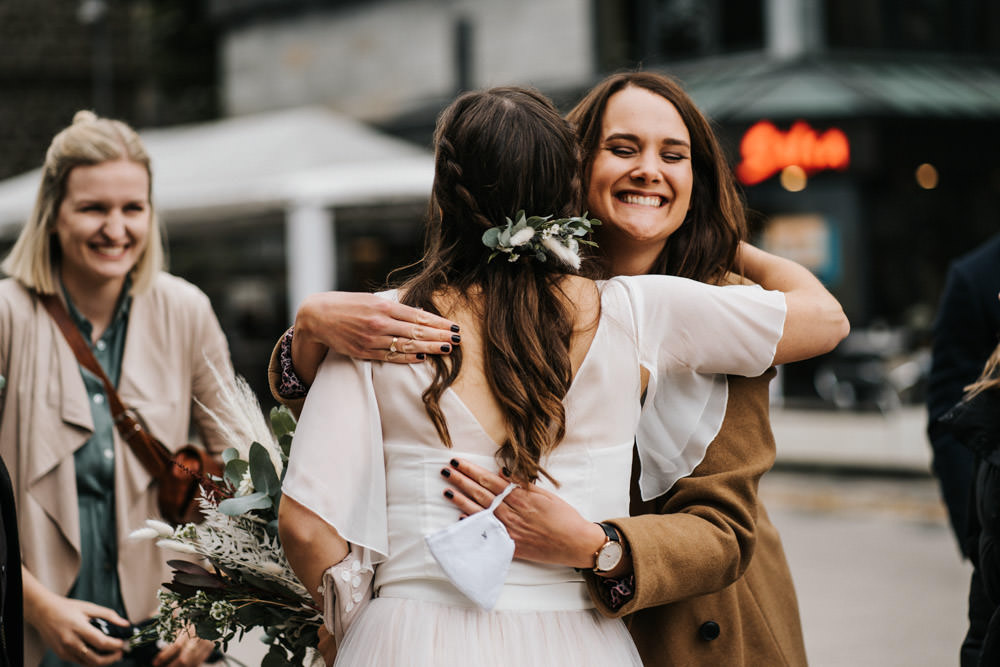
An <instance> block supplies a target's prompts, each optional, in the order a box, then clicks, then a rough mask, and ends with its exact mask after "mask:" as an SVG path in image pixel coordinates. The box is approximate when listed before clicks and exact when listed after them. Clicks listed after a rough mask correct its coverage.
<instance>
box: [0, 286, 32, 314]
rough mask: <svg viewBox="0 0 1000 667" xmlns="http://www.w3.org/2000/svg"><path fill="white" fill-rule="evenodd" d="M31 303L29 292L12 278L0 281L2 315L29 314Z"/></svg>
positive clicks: (0, 308)
mask: <svg viewBox="0 0 1000 667" xmlns="http://www.w3.org/2000/svg"><path fill="white" fill-rule="evenodd" d="M32 301H33V297H32V295H31V292H29V291H28V290H27V289H25V287H24V285H22V284H21V283H19V282H17V281H16V280H14V279H13V278H5V279H3V280H0V310H2V311H3V312H4V313H11V314H27V313H30V312H31V304H32Z"/></svg>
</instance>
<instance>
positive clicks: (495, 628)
mask: <svg viewBox="0 0 1000 667" xmlns="http://www.w3.org/2000/svg"><path fill="white" fill-rule="evenodd" d="M601 290H602V296H601V316H600V321H599V325H598V328H597V331H596V333H595V337H594V339H593V342H592V344H591V346H590V349H589V351H588V352H587V355H586V357H585V359H584V360H583V362H582V364H581V366H580V368H579V370H578V372H577V374H576V376H575V378H574V380H573V383H572V386H571V387H570V389H569V392H568V393H567V395H566V398H565V406H566V436H565V438H564V439H563V441H562V442H561V443H560V444H559V446H558V447H557V448H556V450H555V451H554V452H553V453H552V454H551V455H550V456H549V457H548V458H547V459H546V460H544V461H543V465H544V466H545V468H546V470H547V471H548V472H549V473H550V474H552V476H553V477H555V478H556V479H557V480H558V481H559V483H560V486H559V488H558V489H554V488H552V487H551V486H549V487H548V488H549V489H550V490H552V491H554V492H555V493H558V494H559V495H560V496H561V497H563V498H564V499H566V500H567V501H568V502H569V503H571V504H572V505H573V506H574V507H575V508H576V509H577V510H579V511H580V513H581V514H582V515H583V516H584V517H586V518H588V519H591V520H594V521H599V520H602V519H608V518H612V517H620V516H627V515H628V503H629V494H628V491H629V479H630V474H631V465H632V450H633V442H634V441H635V442H636V443H637V444H638V447H639V450H640V459H641V461H642V463H643V472H642V488H643V493H644V495H645V496H647V497H655V496H657V495H659V494H660V493H662V492H664V491H665V490H666V489H667V488H669V486H670V485H671V484H672V483H673V481H674V480H675V479H676V478H677V477H680V476H683V475H684V474H687V473H689V472H690V470H691V469H692V468H693V467H694V466H695V465H697V462H698V460H700V456H701V455H703V454H704V449H705V447H707V445H708V442H710V441H711V439H712V438H713V437H714V435H715V433H716V432H717V431H718V428H719V426H720V425H721V422H722V417H723V416H724V413H725V404H726V391H725V386H726V382H725V379H724V378H722V377H715V376H713V375H709V374H712V373H736V374H742V375H748V376H754V375H759V374H760V373H762V372H764V371H765V370H766V369H767V368H768V366H769V365H770V364H771V362H772V359H773V356H774V350H775V346H776V344H777V341H778V339H779V338H780V336H781V331H782V327H783V324H784V315H785V302H784V297H783V295H781V294H780V293H777V292H767V291H765V290H762V289H760V288H757V287H742V286H741V287H722V288H720V287H709V286H707V285H703V284H701V283H697V282H694V281H690V280H685V279H682V278H671V277H664V276H641V277H628V278H615V279H613V280H610V281H607V282H604V283H601ZM388 296H389V297H390V298H394V297H395V295H394V294H392V293H389V294H388ZM640 366H644V367H646V368H647V369H649V370H650V371H651V377H652V380H651V381H650V384H649V388H648V390H647V400H646V408H645V413H646V414H643V415H641V414H640V401H639V398H640V390H641V386H640V382H641V380H640ZM431 377H432V369H431V366H430V365H429V364H414V365H397V364H383V363H371V362H361V361H354V360H350V359H346V358H344V357H339V356H335V355H333V354H331V355H329V356H328V358H327V359H326V360H325V361H324V362H323V364H322V366H321V368H320V370H319V373H318V375H317V378H316V381H315V382H314V384H313V386H312V388H311V390H310V392H309V396H308V399H307V401H306V404H305V407H304V409H303V412H302V416H301V419H300V421H299V424H298V427H297V431H296V434H295V439H294V443H293V446H292V450H291V451H292V455H291V460H290V461H289V466H288V474H287V476H286V478H285V481H284V492H285V493H286V494H288V495H289V496H291V497H292V498H294V499H295V500H297V501H298V502H299V503H301V504H302V505H304V506H306V507H308V508H310V509H311V510H312V511H313V512H315V513H316V514H317V515H319V516H320V517H322V518H323V519H324V520H325V521H327V522H328V523H329V524H331V525H332V526H334V527H335V528H336V529H337V530H338V532H339V533H340V534H341V535H342V536H343V537H344V538H345V539H347V540H348V541H349V542H351V543H352V544H353V545H355V546H354V547H352V548H354V549H358V548H360V549H361V550H362V552H367V553H366V556H367V557H370V558H371V561H372V562H373V563H378V565H377V567H376V574H375V590H376V599H374V600H373V601H372V602H371V604H370V605H369V606H368V607H367V608H366V609H365V610H364V611H363V612H362V613H361V614H360V615H359V617H358V618H357V619H356V621H355V623H354V625H352V626H351V628H350V629H349V631H348V632H347V635H346V637H345V639H344V641H343V643H342V645H341V646H340V648H339V651H338V656H337V662H336V664H337V665H351V666H356V665H372V666H380V667H381V666H385V667H398V666H400V665H413V666H415V667H422V666H427V667H430V666H435V667H442V666H445V667H447V666H450V665H455V666H456V667H458V666H461V667H478V666H483V667H486V666H491V667H492V666H500V665H516V666H517V667H531V666H536V665H537V666H538V667H542V666H544V667H553V666H558V665H572V666H573V667H586V666H589V665H593V666H594V667H608V665H615V666H618V665H636V666H638V665H640V664H641V663H640V661H639V657H638V654H637V652H636V650H635V647H634V646H633V644H632V641H631V639H630V637H629V635H628V632H627V630H626V628H625V626H624V625H623V624H622V622H621V621H620V620H617V619H608V618H604V617H602V616H601V615H600V614H598V613H597V612H596V611H595V610H594V605H593V603H592V602H591V601H590V598H589V596H588V594H587V591H586V587H585V584H584V582H583V578H582V577H581V575H580V574H579V573H577V572H575V571H574V570H573V569H572V568H569V567H561V566H552V565H541V564H537V563H531V562H527V561H521V560H514V562H513V563H512V564H511V566H510V570H509V572H508V575H507V578H506V583H505V585H504V588H503V591H502V593H501V595H500V598H499V601H498V603H497V605H496V607H495V609H494V610H493V611H489V612H488V611H483V610H481V609H480V608H478V607H477V606H476V605H475V604H473V603H472V602H471V601H470V600H469V599H467V598H466V597H465V596H464V595H463V594H462V593H461V592H459V591H458V589H456V588H455V587H454V586H453V585H452V584H451V583H450V582H449V580H448V579H447V577H446V576H445V575H444V573H443V571H442V570H441V569H440V567H439V566H438V564H437V562H436V561H435V560H434V559H433V558H432V556H431V554H430V552H429V550H428V548H427V547H426V545H425V542H424V537H425V536H426V535H429V534H431V533H434V532H436V531H438V530H440V529H442V528H444V527H446V526H448V525H450V524H452V523H454V522H455V521H456V520H457V519H458V515H459V512H458V510H457V509H456V508H455V506H454V505H452V503H451V502H449V501H448V500H447V499H445V498H444V497H443V495H442V492H443V491H444V489H445V488H446V486H447V480H446V479H445V478H443V477H442V476H441V474H440V471H441V469H442V468H445V467H447V466H448V462H449V460H450V459H451V458H453V457H456V456H459V457H462V458H464V459H467V460H469V461H472V462H474V463H478V464H480V465H482V466H485V467H488V468H490V469H496V466H497V464H496V462H495V459H494V452H495V450H496V443H494V442H493V441H492V440H491V439H490V438H489V437H488V436H487V435H486V433H485V432H484V431H483V429H482V428H481V427H480V425H479V423H478V422H477V421H476V418H475V416H474V415H473V414H472V413H471V412H470V411H469V410H468V409H467V408H466V407H465V405H464V404H463V403H462V401H461V400H460V399H459V397H458V395H457V394H456V393H455V392H453V391H451V390H448V391H446V392H445V394H444V396H443V398H442V401H441V409H442V411H443V413H444V415H445V418H446V419H447V423H448V428H449V431H450V433H451V438H452V441H453V442H454V447H452V448H450V449H449V448H446V447H444V446H443V445H442V444H441V442H440V441H439V439H438V436H437V432H436V431H435V429H434V426H433V424H432V423H431V421H430V419H429V418H428V417H427V413H426V412H425V410H424V404H423V401H422V399H421V393H422V392H423V390H424V389H425V388H426V387H427V385H428V384H429V382H430V380H431ZM657 395H659V396H660V398H659V400H657ZM664 401H666V402H664ZM656 406H659V407H656ZM663 406H670V407H672V408H673V409H675V410H677V411H678V413H677V417H678V418H677V419H676V420H671V419H670V418H669V416H667V417H666V418H665V417H664V415H660V414H659V412H660V411H661V410H662V409H663ZM640 417H642V422H643V423H642V427H641V428H640ZM637 433H638V436H637ZM691 452H694V453H693V454H692V453H691ZM542 483H543V484H544V482H542Z"/></svg>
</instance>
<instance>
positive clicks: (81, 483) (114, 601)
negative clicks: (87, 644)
mask: <svg viewBox="0 0 1000 667" xmlns="http://www.w3.org/2000/svg"><path fill="white" fill-rule="evenodd" d="M130 287H131V284H130V282H129V281H126V283H125V286H124V287H123V289H122V295H121V296H120V297H119V298H118V305H117V306H116V307H115V313H114V316H113V317H112V319H111V324H110V325H109V326H108V328H107V330H106V331H105V332H104V334H103V335H102V336H101V337H100V339H98V341H97V342H96V343H95V342H92V341H91V333H92V332H93V326H92V325H91V323H90V322H88V321H87V320H86V318H84V317H83V315H81V314H80V311H78V310H77V309H76V307H75V306H74V305H73V302H72V301H71V300H70V297H69V294H68V293H67V292H66V288H65V287H63V294H65V296H66V304H67V306H68V307H69V314H70V317H71V318H72V320H73V322H74V323H75V324H76V326H77V328H78V329H79V330H80V333H81V334H82V335H83V339H84V340H85V341H87V343H88V344H89V345H90V351H91V352H93V353H94V357H95V358H96V359H97V362H98V363H99V364H100V365H101V368H102V369H104V372H105V373H106V374H107V376H108V379H109V380H111V382H112V383H113V384H114V385H115V388H117V387H118V380H119V379H120V377H121V371H122V355H123V353H124V351H125V334H126V332H127V330H128V314H129V308H130V307H131V305H132V297H131V296H130V295H129V293H128V292H129V288H130ZM80 374H81V375H83V384H84V387H86V390H87V398H88V400H89V402H90V415H91V417H92V418H93V420H94V434H93V435H92V436H90V439H89V440H87V442H85V443H84V444H83V446H82V447H80V449H78V450H76V452H74V453H73V461H74V464H75V465H76V489H77V501H78V503H79V507H80V551H81V561H80V574H79V576H78V577H77V580H76V582H74V584H73V588H71V589H70V591H69V597H71V598H75V599H77V600H88V601H90V602H93V603H95V604H99V605H101V606H103V607H109V608H111V609H114V610H115V611H116V612H118V614H120V615H121V616H123V617H124V616H125V605H124V603H123V602H122V596H121V584H120V582H119V581H118V567H117V565H118V544H117V542H118V538H117V530H116V525H115V437H114V431H115V427H114V422H113V420H112V417H111V408H110V406H109V405H108V397H107V395H106V393H105V391H104V384H103V383H102V382H101V380H100V379H99V378H98V377H97V376H96V375H94V374H93V373H91V372H90V371H88V370H87V369H85V368H84V367H83V366H81V367H80ZM129 620H132V621H133V622H135V621H136V620H142V619H129ZM74 664H76V663H72V662H64V661H62V660H60V659H59V658H57V657H56V655H55V654H54V653H53V652H52V651H46V653H45V657H44V659H43V660H42V666H43V667H62V666H69V665H74ZM115 664H116V665H128V664H131V663H130V662H128V661H124V662H118V663H115Z"/></svg>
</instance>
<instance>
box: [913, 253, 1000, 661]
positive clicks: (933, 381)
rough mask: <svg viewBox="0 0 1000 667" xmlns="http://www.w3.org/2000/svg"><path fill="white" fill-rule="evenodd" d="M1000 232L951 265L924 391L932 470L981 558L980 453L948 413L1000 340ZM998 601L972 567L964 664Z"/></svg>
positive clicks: (962, 534) (971, 553)
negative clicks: (976, 503) (976, 492)
mask: <svg viewBox="0 0 1000 667" xmlns="http://www.w3.org/2000/svg"><path fill="white" fill-rule="evenodd" d="M998 293H1000V234H998V235H997V236H994V237H993V238H992V239H990V240H989V241H987V242H986V243H985V244H983V245H981V246H979V247H978V248H976V249H975V250H973V251H972V252H969V253H967V254H965V255H963V256H962V257H959V258H958V259H957V260H955V261H954V262H953V263H952V265H951V267H949V269H948V277H947V280H946V281H945V288H944V293H943V294H942V297H941V304H940V306H939V308H938V315H937V319H936V321H935V323H934V344H933V350H932V360H931V374H930V382H929V385H928V391H927V416H928V423H927V435H928V437H929V438H930V441H931V447H932V448H933V450H934V474H935V475H937V477H938V482H939V483H940V486H941V495H942V497H943V499H944V502H945V505H946V506H947V508H948V516H949V519H950V520H951V527H952V529H953V530H954V532H955V537H956V538H957V539H958V544H959V549H960V550H961V552H962V555H963V557H965V558H971V559H972V561H973V563H974V564H975V563H976V562H977V555H978V554H977V552H978V544H979V540H980V532H981V529H980V522H979V521H978V519H977V517H976V515H975V512H974V510H973V509H972V496H973V494H972V489H973V484H974V477H975V466H976V461H975V455H974V454H973V452H972V450H970V449H969V448H967V447H965V446H964V445H963V444H962V442H961V441H960V439H959V438H958V437H957V436H956V432H955V429H954V426H953V425H952V424H950V423H949V420H947V419H943V418H944V417H945V415H946V414H948V412H949V411H950V410H951V409H952V407H954V406H955V405H956V404H957V403H959V401H961V400H962V397H963V395H964V392H965V387H966V386H968V385H970V384H971V383H973V382H974V381H975V380H976V379H977V378H979V376H980V373H981V372H982V370H983V366H984V364H985V363H986V360H987V359H988V358H989V357H990V354H991V353H992V352H993V350H994V349H995V348H996V346H997V342H998V340H1000V300H998V298H997V296H998ZM993 609H994V605H993V604H992V603H991V602H990V599H989V596H988V595H987V593H986V588H985V585H984V582H983V581H982V572H981V570H980V568H978V567H976V568H975V569H974V570H973V574H972V582H971V585H970V587H969V605H968V617H969V630H968V632H967V634H966V636H965V639H964V641H963V642H962V647H961V664H962V665H963V667H966V666H967V665H976V664H979V658H980V656H981V653H982V651H983V644H984V640H985V637H986V634H987V629H988V623H989V620H990V618H991V616H992V611H993Z"/></svg>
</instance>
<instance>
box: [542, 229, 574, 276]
mask: <svg viewBox="0 0 1000 667" xmlns="http://www.w3.org/2000/svg"><path fill="white" fill-rule="evenodd" d="M570 241H573V239H570ZM542 245H543V246H545V249H546V250H548V251H549V252H550V253H551V254H552V256H553V257H555V258H556V259H558V260H559V261H560V262H562V263H563V264H566V265H567V266H572V267H573V268H574V269H579V268H580V255H578V254H577V253H576V252H574V251H573V250H570V249H569V248H568V247H566V246H564V245H563V244H562V243H560V242H559V240H558V237H554V236H549V237H546V238H544V239H542Z"/></svg>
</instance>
